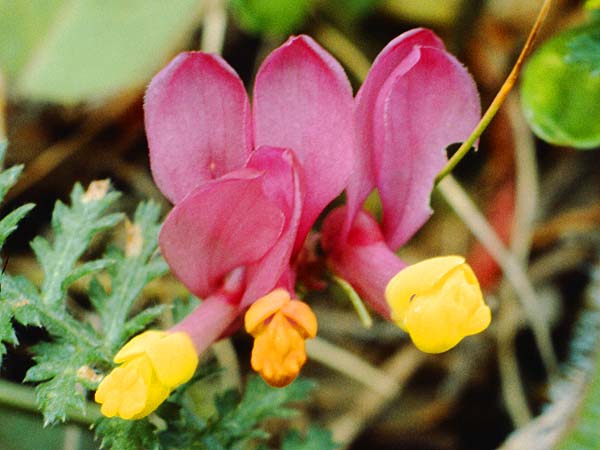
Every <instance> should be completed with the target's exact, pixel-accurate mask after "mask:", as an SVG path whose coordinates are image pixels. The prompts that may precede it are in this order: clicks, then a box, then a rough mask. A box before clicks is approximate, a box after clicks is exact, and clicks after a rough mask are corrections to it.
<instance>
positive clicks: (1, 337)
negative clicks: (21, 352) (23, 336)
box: [0, 301, 17, 361]
mask: <svg viewBox="0 0 600 450" xmlns="http://www.w3.org/2000/svg"><path fill="white" fill-rule="evenodd" d="M12 316H13V314H12V308H11V305H10V304H9V303H8V302H4V301H2V302H0V361H2V358H3V357H4V354H5V353H6V346H5V345H4V344H3V342H8V343H10V344H16V343H17V336H16V334H15V331H14V329H13V326H12Z"/></svg>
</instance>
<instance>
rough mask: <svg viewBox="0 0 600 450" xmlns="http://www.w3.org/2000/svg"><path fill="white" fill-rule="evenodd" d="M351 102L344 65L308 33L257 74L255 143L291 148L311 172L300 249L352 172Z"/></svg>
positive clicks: (276, 53)
mask: <svg viewBox="0 0 600 450" xmlns="http://www.w3.org/2000/svg"><path fill="white" fill-rule="evenodd" d="M352 108H353V101H352V88H351V86H350V83H349V82H348V78H347V77H346V75H345V73H344V70H343V69H342V67H341V66H340V65H339V63H338V62H337V61H336V60H335V59H334V58H333V57H332V56H331V55H329V54H328V53H327V52H326V51H325V50H323V49H322V48H321V47H320V46H319V45H318V44H316V43H315V42H314V41H313V40H312V39H311V38H309V37H307V36H299V37H293V38H290V39H289V40H288V41H287V42H286V43H285V44H283V45H282V46H281V47H279V48H278V49H276V50H275V51H274V52H273V53H271V55H269V57H268V58H267V59H266V60H265V62H264V63H263V65H262V67H261V68H260V70H259V72H258V75H257V77H256V83H255V86H254V108H253V116H254V131H255V139H256V145H268V146H275V147H284V148H289V149H292V150H293V151H294V152H295V154H296V155H297V157H298V159H299V161H300V163H301V164H302V167H303V171H304V173H305V174H306V179H305V182H306V198H305V201H304V211H303V213H302V218H301V223H300V227H299V231H298V237H297V240H296V250H297V249H298V248H299V247H300V246H301V244H302V242H303V241H304V238H305V237H306V234H307V232H308V230H309V229H310V227H311V226H312V224H313V222H314V221H315V219H316V218H317V216H318V215H319V213H320V212H321V211H322V210H323V208H324V207H325V206H326V205H327V204H328V203H329V202H330V201H331V200H333V199H334V198H335V197H336V196H337V195H339V194H340V193H341V192H342V190H343V189H344V188H345V186H346V183H347V181H348V179H349V177H350V172H351V169H352V153H353V151H352V130H351V127H352Z"/></svg>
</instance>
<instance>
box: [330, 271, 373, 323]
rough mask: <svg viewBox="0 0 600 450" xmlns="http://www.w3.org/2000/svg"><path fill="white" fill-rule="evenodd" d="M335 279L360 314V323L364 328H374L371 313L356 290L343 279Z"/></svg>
mask: <svg viewBox="0 0 600 450" xmlns="http://www.w3.org/2000/svg"><path fill="white" fill-rule="evenodd" d="M333 279H334V280H335V282H336V283H337V284H339V285H340V287H341V288H342V289H343V290H344V292H345V293H346V295H347V296H348V299H349V300H350V303H352V306H354V310H355V311H356V314H358V318H359V319H360V322H361V323H362V324H363V326H364V327H365V328H371V327H372V326H373V319H372V318H371V315H370V314H369V311H367V308H366V307H365V304H364V303H363V301H362V300H361V298H360V297H359V295H358V294H357V293H356V291H355V290H354V288H353V287H352V286H351V285H350V283H348V282H347V281H346V280H344V279H342V278H339V277H336V276H333Z"/></svg>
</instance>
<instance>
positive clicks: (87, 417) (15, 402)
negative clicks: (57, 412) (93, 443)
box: [0, 379, 102, 425]
mask: <svg viewBox="0 0 600 450" xmlns="http://www.w3.org/2000/svg"><path fill="white" fill-rule="evenodd" d="M0 404H2V405H6V406H12V407H15V408H18V409H21V410H23V411H27V412H30V413H34V414H40V412H39V410H38V405H37V403H36V399H35V391H34V389H33V388H31V387H27V386H23V385H20V384H16V383H11V382H10V381H6V380H1V379H0ZM86 412H87V413H86V414H83V413H81V412H79V411H73V410H71V411H69V413H68V414H69V416H68V417H67V420H68V421H70V422H75V423H78V424H81V425H92V424H93V423H95V422H96V421H97V420H98V419H99V418H100V417H102V415H101V413H100V408H99V407H98V405H96V404H94V403H88V404H87V405H86Z"/></svg>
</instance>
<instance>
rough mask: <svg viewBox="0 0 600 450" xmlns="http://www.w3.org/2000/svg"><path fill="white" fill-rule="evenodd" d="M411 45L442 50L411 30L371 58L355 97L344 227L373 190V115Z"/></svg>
mask: <svg viewBox="0 0 600 450" xmlns="http://www.w3.org/2000/svg"><path fill="white" fill-rule="evenodd" d="M415 45H423V46H428V47H437V48H440V49H443V48H444V44H443V42H442V41H441V40H440V38H438V37H437V36H436V35H435V34H434V33H433V32H432V31H430V30H427V29H424V28H415V29H413V30H409V31H407V32H405V33H402V34H401V35H400V36H398V37H397V38H395V39H394V40H392V41H391V42H390V43H389V44H388V45H386V46H385V48H384V49H383V50H382V51H381V53H379V55H378V56H377V58H375V61H374V62H373V66H372V67H371V70H370V71H369V74H368V75H367V78H366V79H365V82H364V83H363V85H362V87H361V88H360V90H359V91H358V94H357V95H356V110H355V114H354V119H355V130H356V133H355V135H356V141H355V142H356V144H355V146H356V147H355V169H354V171H353V174H352V178H351V179H350V183H349V185H348V189H347V195H348V202H347V204H348V208H347V210H346V211H347V214H348V220H347V222H346V225H347V226H349V224H350V223H351V222H352V220H353V218H354V216H355V215H356V212H357V211H358V210H359V209H360V208H361V206H362V204H363V202H364V201H365V199H366V198H367V196H368V195H369V193H370V192H371V191H372V190H373V188H374V187H375V173H374V171H373V163H372V155H374V154H375V153H377V152H378V149H377V148H376V146H375V143H374V137H373V112H374V108H375V102H376V100H377V96H378V95H379V93H380V92H381V89H382V88H383V85H384V83H385V81H386V80H387V79H388V77H389V76H390V75H391V74H392V72H394V70H396V69H397V67H398V66H399V65H400V64H402V63H403V61H404V59H405V58H406V57H407V56H408V55H409V53H410V52H411V51H412V49H413V47H414V46H415ZM405 63H406V62H405ZM347 226H346V228H347Z"/></svg>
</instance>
